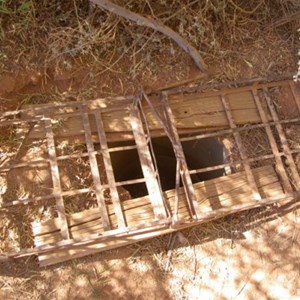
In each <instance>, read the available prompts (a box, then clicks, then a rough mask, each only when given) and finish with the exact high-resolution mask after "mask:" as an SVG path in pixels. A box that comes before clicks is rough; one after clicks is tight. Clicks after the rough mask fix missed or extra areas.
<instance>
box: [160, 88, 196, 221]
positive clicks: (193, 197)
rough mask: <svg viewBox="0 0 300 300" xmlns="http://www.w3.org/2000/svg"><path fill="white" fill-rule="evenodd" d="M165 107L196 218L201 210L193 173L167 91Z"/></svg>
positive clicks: (186, 190) (190, 203) (164, 100)
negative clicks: (184, 150) (192, 177)
mask: <svg viewBox="0 0 300 300" xmlns="http://www.w3.org/2000/svg"><path fill="white" fill-rule="evenodd" d="M162 101H163V104H164V105H163V107H164V110H165V116H166V120H167V124H168V126H169V130H170V134H171V135H172V136H173V141H171V142H172V144H173V149H174V152H175V156H176V159H177V160H178V162H179V169H180V174H181V180H182V183H183V187H184V190H185V192H186V196H187V201H188V202H189V206H190V207H191V208H192V213H194V216H195V217H196V219H197V218H198V216H199V214H200V210H199V207H198V203H197V198H196V195H195V191H194V187H193V183H192V179H191V175H190V173H189V170H188V166H187V163H186V160H185V156H184V152H183V148H182V145H181V142H180V138H179V134H178V132H177V128H176V125H175V120H174V116H173V113H172V110H171V107H170V105H169V101H168V96H167V94H166V93H163V99H162Z"/></svg>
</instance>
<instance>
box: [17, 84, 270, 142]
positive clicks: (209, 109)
mask: <svg viewBox="0 0 300 300" xmlns="http://www.w3.org/2000/svg"><path fill="white" fill-rule="evenodd" d="M248 89H249V88H248ZM219 94H220V92H219V93H216V92H211V93H197V94H191V95H189V94H188V95H170V96H169V102H170V107H171V109H172V112H173V115H174V121H175V125H176V127H177V130H178V133H179V134H182V133H190V132H198V131H204V130H205V131H207V130H209V129H220V128H226V127H227V126H228V121H227V117H226V114H225V110H224V108H223V106H222V102H221V99H220V97H219ZM226 97H227V99H228V102H229V105H230V107H231V110H232V116H233V118H234V121H235V123H236V124H237V125H243V124H248V123H258V122H260V117H259V114H258V112H257V110H256V106H255V103H254V101H253V97H252V95H251V91H249V90H247V89H240V90H239V91H238V92H236V90H234V89H232V90H230V89H227V90H226ZM150 99H151V102H152V103H153V104H154V106H158V105H159V100H158V99H157V98H156V97H151V98H150ZM86 103H87V107H88V109H89V110H90V111H93V110H96V109H101V111H102V113H103V126H104V130H105V132H106V134H107V139H108V141H113V140H125V139H133V135H132V131H131V125H130V116H129V114H128V111H127V108H128V107H129V105H130V104H131V103H132V100H126V99H123V100H120V101H108V100H105V99H97V100H91V101H87V102H86ZM109 105H111V106H112V107H118V108H119V109H118V110H110V111H106V110H105V108H107V107H108V106H109ZM144 111H145V115H146V118H147V122H148V125H149V129H150V130H151V135H152V136H153V137H154V136H161V135H164V133H163V131H162V130H161V126H160V123H159V122H158V120H157V119H156V118H155V116H154V115H153V113H152V111H151V109H149V108H148V107H145V108H144ZM38 114H46V115H47V116H48V117H51V118H54V119H56V120H58V121H59V122H61V123H62V124H63V126H60V127H59V128H57V129H56V131H55V136H56V138H68V137H72V139H76V138H77V139H78V140H79V141H80V140H81V141H83V140H84V128H83V125H82V123H81V120H80V118H78V116H79V112H78V111H77V110H76V106H75V105H74V103H73V104H72V107H61V106H58V107H55V106H54V107H49V106H46V105H45V106H41V105H39V106H33V107H31V109H30V110H29V111H28V112H24V113H23V115H22V117H23V118H31V117H32V115H38ZM268 118H269V119H270V116H268ZM90 124H91V130H92V133H93V138H94V140H95V141H97V140H98V135H97V134H96V132H97V126H96V124H95V120H94V118H90ZM44 136H45V132H44V128H43V126H42V124H40V123H39V122H38V123H37V124H36V125H35V126H34V128H33V129H32V131H31V133H30V135H29V138H34V139H41V138H44Z"/></svg>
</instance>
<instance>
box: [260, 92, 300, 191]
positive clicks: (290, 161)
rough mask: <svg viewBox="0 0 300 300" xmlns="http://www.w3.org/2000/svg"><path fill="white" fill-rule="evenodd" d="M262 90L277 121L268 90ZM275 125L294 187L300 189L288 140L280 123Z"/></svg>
mask: <svg viewBox="0 0 300 300" xmlns="http://www.w3.org/2000/svg"><path fill="white" fill-rule="evenodd" d="M263 90H264V96H265V98H266V100H267V104H268V107H269V109H270V112H271V115H272V118H273V120H274V121H276V122H278V121H279V117H278V115H277V112H276V110H275V108H274V104H273V103H272V100H271V98H270V96H269V91H268V90H267V89H266V88H264V89H263ZM275 127H276V129H277V131H278V134H279V138H280V141H281V144H282V149H283V151H284V153H285V156H286V158H287V162H288V164H289V167H290V169H291V173H292V176H293V177H294V180H295V185H296V188H297V189H298V190H300V176H299V173H298V170H297V166H296V164H295V161H294V159H293V156H292V154H291V149H290V147H289V144H288V140H287V138H286V135H285V132H284V130H283V127H282V125H281V124H277V125H275Z"/></svg>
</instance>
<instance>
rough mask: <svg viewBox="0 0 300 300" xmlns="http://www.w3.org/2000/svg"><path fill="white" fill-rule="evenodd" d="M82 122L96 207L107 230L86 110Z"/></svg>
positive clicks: (106, 219)
mask: <svg viewBox="0 0 300 300" xmlns="http://www.w3.org/2000/svg"><path fill="white" fill-rule="evenodd" d="M82 122H83V126H84V132H85V139H86V146H87V151H88V154H89V162H90V167H91V172H92V177H93V181H94V189H95V194H96V199H97V203H98V208H99V209H100V212H101V217H102V222H103V227H104V229H105V230H109V229H110V228H111V226H110V223H109V218H108V213H107V208H106V204H105V199H104V195H103V191H102V188H101V186H102V184H101V178H100V173H99V169H98V164H97V158H96V155H95V153H94V144H93V141H92V133H91V127H90V121H89V116H88V113H87V112H83V113H82Z"/></svg>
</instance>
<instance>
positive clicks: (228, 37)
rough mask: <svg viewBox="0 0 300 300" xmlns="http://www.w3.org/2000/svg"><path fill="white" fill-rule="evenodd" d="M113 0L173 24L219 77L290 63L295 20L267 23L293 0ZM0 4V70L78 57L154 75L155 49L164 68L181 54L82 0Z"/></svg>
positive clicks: (59, 67) (46, 66)
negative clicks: (274, 25) (271, 26)
mask: <svg viewBox="0 0 300 300" xmlns="http://www.w3.org/2000/svg"><path fill="white" fill-rule="evenodd" d="M117 3H119V4H120V5H123V6H125V7H127V8H129V9H132V10H134V11H135V12H138V13H140V14H143V15H146V16H147V15H149V16H151V17H153V18H156V19H158V20H160V21H161V22H163V23H164V24H165V25H167V26H170V27H171V28H173V29H174V30H176V31H177V32H179V33H180V34H181V35H182V36H183V37H184V38H186V39H187V40H188V41H189V42H191V43H192V44H193V45H194V46H195V47H196V48H197V49H199V51H200V53H201V54H202V55H203V57H204V59H205V61H206V63H207V64H208V65H209V66H210V67H211V68H212V72H213V74H214V79H216V80H218V81H220V80H221V81H224V80H235V79H237V78H240V77H245V73H246V74H247V75H248V77H252V76H267V75H270V74H273V73H275V74H279V73H280V72H282V71H283V70H284V71H285V72H287V71H292V69H291V67H293V68H295V64H294V65H293V66H292V65H288V64H287V61H292V60H294V59H295V57H296V54H297V53H296V50H295V49H296V48H295V45H296V44H297V43H299V41H298V40H297V39H296V38H295V32H296V29H297V27H296V25H297V22H296V21H295V22H291V23H288V24H285V25H284V26H283V27H280V28H279V29H275V30H272V29H265V28H266V26H267V25H268V24H269V23H270V22H271V21H273V20H276V19H279V18H280V17H282V15H287V14H289V13H291V12H294V11H296V10H299V9H300V7H299V2H298V1H296V0H295V1H288V2H283V1H262V0H255V1H251V2H249V1H243V0H240V1H236V0H235V1H233V0H231V1H228V2H225V1H205V2H199V1H185V2H184V3H182V1H179V0H172V1H168V0H160V1H146V0H145V1H130V2H125V1H117ZM1 11H2V17H3V18H2V19H1V25H0V28H1V30H0V32H1V35H0V38H1V40H2V47H1V57H0V66H1V68H2V70H3V71H9V72H10V71H13V70H15V69H16V68H20V66H22V67H23V68H32V69H41V68H42V70H43V73H44V74H45V75H49V73H51V72H53V71H55V72H58V73H59V72H67V71H74V69H76V68H77V67H78V66H79V65H84V66H88V67H90V68H92V69H94V71H95V73H94V75H95V74H103V72H104V71H110V72H113V73H114V72H117V73H122V72H125V70H126V71H127V72H128V74H129V75H130V77H131V78H132V79H135V78H137V77H138V76H143V75H144V76H145V75H147V74H149V73H152V75H156V74H157V73H158V72H159V69H160V67H161V66H162V61H161V57H163V64H164V66H165V67H167V68H168V67H169V66H170V65H174V64H178V60H183V61H185V60H186V58H187V57H186V56H185V55H186V54H184V53H182V52H181V50H180V49H178V48H177V47H176V46H175V45H174V44H173V43H172V42H171V41H170V40H168V39H167V38H166V37H164V36H162V35H161V34H158V33H155V32H153V31H152V30H148V29H145V28H143V27H139V26H137V25H135V24H132V23H131V22H128V21H126V20H124V19H121V18H118V17H115V16H113V15H111V14H108V13H106V12H105V11H103V10H101V9H98V8H96V7H94V6H93V5H91V4H88V2H87V1H78V0H77V1H71V0H70V1H64V3H61V2H60V1H52V2H48V1H35V0H26V1H12V0H7V1H5V0H3V1H1V2H0V12H1ZM3 12H4V13H3ZM279 49H280V50H279ZM257 51H259V52H260V57H258V56H257V55H256V54H257ZM279 51H280V53H279ZM275 58H276V59H275ZM179 66H181V65H180V64H179ZM241 66H243V68H241ZM120 67H121V68H120ZM253 68H255V70H253ZM183 75H184V74H183Z"/></svg>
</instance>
